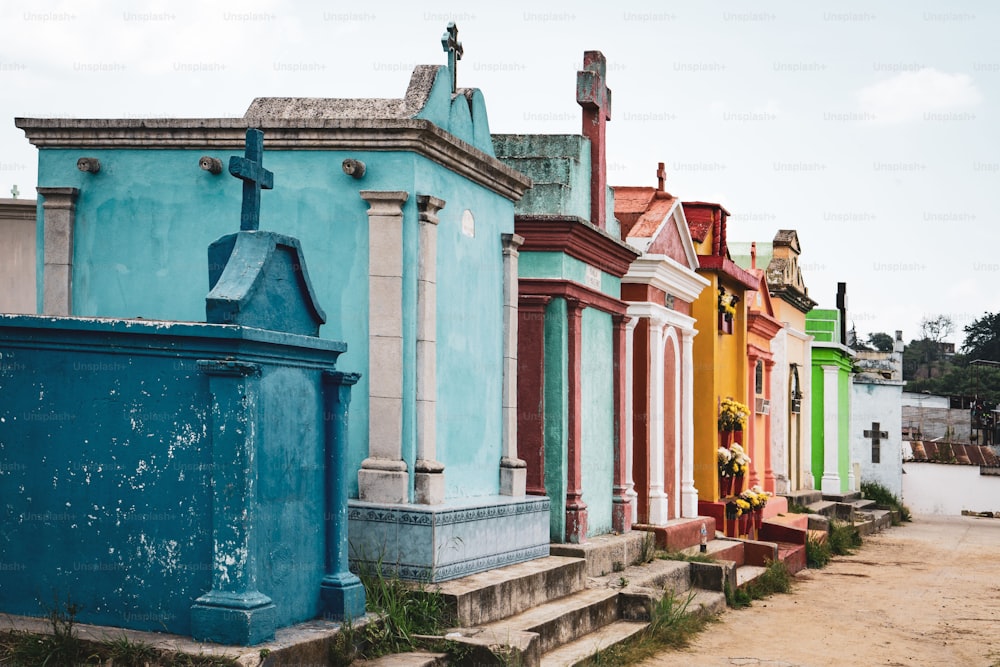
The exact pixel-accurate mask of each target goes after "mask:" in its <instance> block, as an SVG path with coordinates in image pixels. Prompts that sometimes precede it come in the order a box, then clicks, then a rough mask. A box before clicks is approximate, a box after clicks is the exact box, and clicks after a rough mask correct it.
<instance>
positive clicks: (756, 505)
mask: <svg viewBox="0 0 1000 667" xmlns="http://www.w3.org/2000/svg"><path fill="white" fill-rule="evenodd" d="M770 497H771V494H770V493H768V492H767V491H764V490H763V489H761V488H760V487H759V486H757V485H754V486H753V487H752V488H749V489H747V490H746V491H744V492H743V493H741V494H740V495H739V498H738V499H737V500H738V501H739V500H742V501H744V502H745V503H746V504H747V505H748V506H749V513H750V515H751V516H750V519H751V520H752V521H753V527H754V529H755V530H758V531H759V530H760V527H761V525H762V524H763V523H764V507H765V506H767V501H768V499H769V498H770Z"/></svg>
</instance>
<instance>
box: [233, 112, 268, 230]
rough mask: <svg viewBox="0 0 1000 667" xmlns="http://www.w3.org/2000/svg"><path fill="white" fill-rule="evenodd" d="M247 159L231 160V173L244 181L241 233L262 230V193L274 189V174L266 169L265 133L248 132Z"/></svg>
mask: <svg viewBox="0 0 1000 667" xmlns="http://www.w3.org/2000/svg"><path fill="white" fill-rule="evenodd" d="M244 155H245V157H240V156H238V155H234V156H232V157H231V158H229V173H230V174H232V175H233V176H235V177H236V178H238V179H240V180H242V181H243V209H242V211H241V212H240V231H244V232H246V231H256V230H257V229H259V228H260V191H261V189H264V190H270V189H271V188H273V187H274V174H272V173H271V172H269V171H268V170H267V169H264V164H263V162H264V133H263V132H261V131H260V130H255V129H253V128H250V129H248V130H247V146H246V152H245V153H244Z"/></svg>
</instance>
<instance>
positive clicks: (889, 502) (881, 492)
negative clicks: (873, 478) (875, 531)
mask: <svg viewBox="0 0 1000 667" xmlns="http://www.w3.org/2000/svg"><path fill="white" fill-rule="evenodd" d="M861 493H862V494H863V495H864V497H865V498H867V499H868V500H874V501H875V504H876V505H877V506H878V507H879V508H881V509H887V510H895V511H896V512H899V520H898V521H897V520H896V516H895V515H893V517H892V525H894V526H898V525H899V524H900V523H901V522H903V521H910V520H911V519H912V518H913V517H912V515H911V514H910V508H908V507H907V506H906V505H904V504H903V503H902V501H901V500H900V499H899V498H897V497H896V494H894V493H893V492H892V491H890V490H889V489H887V488H886V487H885V486H883V485H882V484H879V483H878V482H861Z"/></svg>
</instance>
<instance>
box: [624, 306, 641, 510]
mask: <svg viewBox="0 0 1000 667" xmlns="http://www.w3.org/2000/svg"><path fill="white" fill-rule="evenodd" d="M637 324H639V318H638V317H631V318H629V320H628V322H627V323H626V324H625V359H626V362H625V363H626V367H625V415H626V419H625V496H626V498H628V502H629V507H630V508H631V510H632V512H631V513H632V523H638V521H639V503H638V498H639V494H638V493H636V492H635V479H634V477H633V473H632V468H633V466H634V465H635V432H634V429H633V426H632V418H631V416H632V414H633V412H635V399H634V397H633V395H632V394H633V389H632V384H633V382H634V381H635V327H636V325H637Z"/></svg>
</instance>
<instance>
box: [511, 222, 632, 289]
mask: <svg viewBox="0 0 1000 667" xmlns="http://www.w3.org/2000/svg"><path fill="white" fill-rule="evenodd" d="M514 233H515V234H519V235H521V236H523V237H524V244H523V245H522V246H521V248H520V252H564V253H566V254H567V255H569V256H570V257H574V258H576V259H578V260H580V261H582V262H586V263H587V264H590V265H591V266H595V267H597V268H598V269H600V270H601V271H605V272H607V273H610V274H611V275H613V276H616V277H618V278H621V277H623V276H624V275H625V274H626V273H628V267H629V265H631V264H632V261H633V260H634V259H635V258H636V257H638V256H639V255H640V253H639V251H637V250H635V249H633V248H632V247H631V246H629V245H626V244H625V243H623V242H622V241H620V240H619V239H616V238H615V237H613V236H611V235H610V234H608V233H607V232H604V231H602V230H600V229H598V228H597V227H595V226H593V225H591V224H589V223H587V222H585V221H583V220H581V219H579V218H566V217H563V216H552V215H540V216H539V215H530V216H529V215H519V216H517V217H515V218H514Z"/></svg>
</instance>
